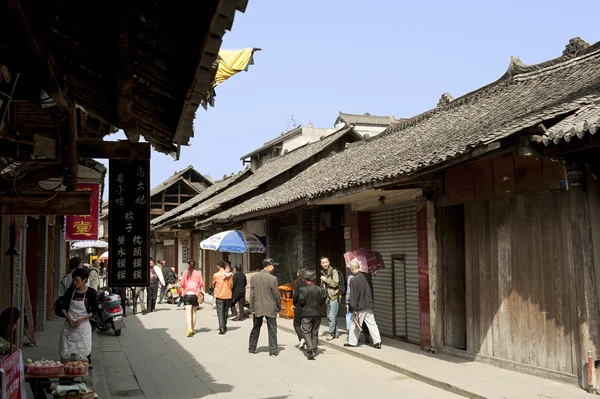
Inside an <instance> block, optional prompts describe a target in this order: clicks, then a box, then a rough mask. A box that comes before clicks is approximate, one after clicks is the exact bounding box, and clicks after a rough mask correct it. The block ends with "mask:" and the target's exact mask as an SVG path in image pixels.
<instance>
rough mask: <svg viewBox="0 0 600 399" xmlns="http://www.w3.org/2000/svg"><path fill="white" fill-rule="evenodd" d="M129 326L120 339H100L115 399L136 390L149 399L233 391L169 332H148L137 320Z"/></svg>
mask: <svg viewBox="0 0 600 399" xmlns="http://www.w3.org/2000/svg"><path fill="white" fill-rule="evenodd" d="M157 310H158V309H157ZM161 310H162V309H161ZM166 310H169V309H166ZM126 324H127V328H126V329H125V330H123V333H122V335H121V336H120V337H118V338H115V337H110V336H101V337H99V340H100V347H101V352H102V353H101V354H102V357H103V363H104V369H105V370H104V371H105V374H106V379H107V381H108V385H109V390H110V393H111V396H112V397H118V396H119V395H120V396H123V392H135V391H136V390H137V391H139V392H140V396H144V397H149V398H155V397H172V398H177V399H194V398H203V397H207V396H213V395H214V396H218V395H219V394H224V393H228V392H232V391H233V389H234V387H233V386H232V385H230V384H222V383H219V382H218V381H217V380H216V379H215V378H214V377H213V376H212V375H211V373H210V372H209V370H208V369H207V368H206V367H205V366H204V365H203V364H202V363H201V362H200V361H199V360H200V357H199V356H198V357H196V356H194V355H193V354H192V353H190V351H189V348H185V347H183V345H182V344H180V343H179V341H178V340H177V339H175V338H173V337H172V336H171V333H170V332H169V331H168V328H161V327H160V326H158V327H155V326H153V327H152V328H146V327H145V326H144V324H143V323H142V321H141V320H140V318H138V317H129V318H128V319H127V321H126ZM197 331H198V332H205V333H206V332H210V331H213V329H210V328H200V329H199V330H197ZM111 338H112V339H111ZM98 355H100V354H98ZM157 376H161V378H157Z"/></svg>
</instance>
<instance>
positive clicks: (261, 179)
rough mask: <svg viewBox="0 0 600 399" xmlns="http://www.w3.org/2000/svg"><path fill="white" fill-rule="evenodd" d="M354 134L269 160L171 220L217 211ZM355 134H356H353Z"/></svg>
mask: <svg viewBox="0 0 600 399" xmlns="http://www.w3.org/2000/svg"><path fill="white" fill-rule="evenodd" d="M350 132H352V133H354V130H352V128H349V127H344V128H342V129H340V130H339V131H338V132H337V133H334V134H332V135H330V136H327V137H325V138H323V139H321V140H319V141H316V142H314V143H310V144H306V145H304V146H302V147H298V148H296V149H295V150H293V151H290V152H288V153H287V154H283V155H280V156H278V157H276V158H273V159H270V160H269V161H268V162H267V163H265V164H264V165H263V166H262V167H260V168H259V169H258V170H256V172H255V173H254V174H253V175H252V176H250V177H248V178H247V179H246V180H244V181H243V182H241V183H240V184H236V185H235V186H233V187H231V188H229V189H228V190H226V191H224V192H222V193H221V194H219V195H217V196H215V197H213V198H211V199H210V200H208V201H206V202H203V203H201V204H200V205H199V206H197V207H195V208H193V209H191V210H189V211H188V212H186V213H185V214H183V215H181V216H179V217H177V218H175V219H173V221H174V222H175V221H182V220H189V219H194V218H196V217H199V216H202V215H205V214H206V213H208V212H211V211H213V210H215V209H217V208H218V207H219V206H221V204H223V203H226V202H228V201H231V200H233V199H235V198H238V197H240V196H242V195H244V194H247V193H249V192H251V191H253V190H255V189H257V188H259V187H260V186H261V185H263V184H265V183H266V182H268V181H269V180H271V179H273V178H275V177H277V176H279V175H281V174H282V173H284V172H286V171H288V170H290V169H292V168H293V167H294V166H296V165H298V164H300V163H302V162H304V161H306V160H307V159H309V158H311V157H313V156H315V155H317V154H318V153H320V152H322V151H323V150H325V149H327V147H329V146H330V145H332V144H333V143H335V142H336V141H337V140H339V139H340V138H342V137H343V136H344V135H346V134H349V133H350ZM354 134H356V133H354Z"/></svg>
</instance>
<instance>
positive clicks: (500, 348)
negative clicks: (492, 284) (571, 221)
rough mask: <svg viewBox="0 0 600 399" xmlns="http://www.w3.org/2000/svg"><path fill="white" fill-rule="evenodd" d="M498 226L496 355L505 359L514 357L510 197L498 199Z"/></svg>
mask: <svg viewBox="0 0 600 399" xmlns="http://www.w3.org/2000/svg"><path fill="white" fill-rule="evenodd" d="M496 202H497V204H498V206H497V207H496V212H497V214H496V228H497V229H498V232H497V240H498V247H497V248H498V254H497V259H498V299H499V301H500V303H499V309H498V310H497V317H496V319H497V320H495V323H497V324H498V330H497V336H495V337H494V343H495V345H496V348H495V349H494V354H495V356H498V357H500V358H503V359H512V358H513V349H512V341H511V335H510V332H511V330H512V325H511V318H510V309H511V307H510V301H512V298H511V295H513V290H514V279H513V275H512V274H513V273H512V267H511V265H512V249H513V247H512V245H511V234H512V231H511V224H510V199H509V198H500V199H498V200H496Z"/></svg>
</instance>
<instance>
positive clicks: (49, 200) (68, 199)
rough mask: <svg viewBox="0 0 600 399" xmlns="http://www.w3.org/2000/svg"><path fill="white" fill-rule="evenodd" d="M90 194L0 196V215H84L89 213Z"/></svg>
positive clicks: (39, 193)
mask: <svg viewBox="0 0 600 399" xmlns="http://www.w3.org/2000/svg"><path fill="white" fill-rule="evenodd" d="M90 201H91V194H90V192H85V191H60V192H57V193H52V192H37V191H36V192H28V193H19V194H18V195H17V194H15V193H14V192H12V193H3V194H1V195H0V215H85V214H88V213H90Z"/></svg>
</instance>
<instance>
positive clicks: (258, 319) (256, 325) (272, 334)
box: [248, 316, 277, 355]
mask: <svg viewBox="0 0 600 399" xmlns="http://www.w3.org/2000/svg"><path fill="white" fill-rule="evenodd" d="M263 317H264V318H265V319H267V332H268V334H269V354H271V355H276V354H277V319H276V318H274V317H273V318H271V317H266V316H254V320H253V325H252V331H250V344H249V345H248V349H249V350H250V351H252V352H254V351H255V350H256V346H257V345H258V338H259V337H260V329H261V327H262V324H263Z"/></svg>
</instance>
